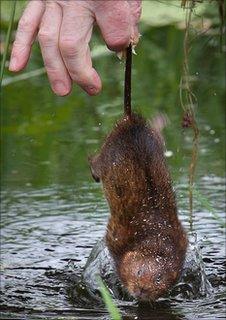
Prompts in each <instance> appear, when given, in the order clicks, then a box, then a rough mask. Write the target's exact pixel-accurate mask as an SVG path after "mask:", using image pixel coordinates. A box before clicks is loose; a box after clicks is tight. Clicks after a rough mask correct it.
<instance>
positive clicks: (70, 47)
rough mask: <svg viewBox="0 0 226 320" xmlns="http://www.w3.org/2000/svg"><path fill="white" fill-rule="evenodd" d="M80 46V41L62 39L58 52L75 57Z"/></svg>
mask: <svg viewBox="0 0 226 320" xmlns="http://www.w3.org/2000/svg"><path fill="white" fill-rule="evenodd" d="M81 45H82V43H81V41H80V40H76V39H74V38H62V39H61V40H60V42H59V46H60V50H61V51H62V53H63V54H64V55H65V56H68V57H71V56H75V55H77V53H78V52H79V50H80V48H81Z"/></svg>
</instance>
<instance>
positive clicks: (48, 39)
mask: <svg viewBox="0 0 226 320" xmlns="http://www.w3.org/2000/svg"><path fill="white" fill-rule="evenodd" d="M38 39H39V41H40V42H41V43H43V44H44V45H48V44H52V43H55V38H54V35H52V34H51V33H50V32H48V31H45V30H42V29H40V31H39V33H38Z"/></svg>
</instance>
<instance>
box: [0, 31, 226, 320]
mask: <svg viewBox="0 0 226 320" xmlns="http://www.w3.org/2000/svg"><path fill="white" fill-rule="evenodd" d="M182 39H183V32H182V31H180V30H178V29H177V28H175V27H174V26H167V27H161V28H153V29H151V30H150V29H149V28H146V29H145V30H144V32H143V37H142V41H141V43H140V45H139V47H138V49H137V53H138V54H137V56H135V57H134V68H133V105H134V107H135V109H136V110H137V111H139V112H142V113H143V114H144V115H145V116H146V117H149V118H150V117H151V116H153V115H154V114H156V113H157V112H159V111H161V112H165V113H166V114H167V115H168V117H169V119H170V122H171V124H170V125H169V126H168V127H167V128H166V130H165V139H166V146H167V151H168V152H167V156H168V158H167V161H168V164H169V167H170V171H171V174H172V178H173V182H174V186H175V189H176V194H177V199H178V209H179V215H180V218H181V220H182V222H183V225H184V226H185V228H186V230H188V231H189V223H188V221H189V214H188V193H187V186H188V181H187V172H188V164H189V159H190V155H191V143H192V134H191V132H190V131H189V129H188V130H184V131H183V130H182V129H181V118H182V109H181V107H180V102H179V80H180V72H181V65H182V59H183V55H182ZM96 43H98V41H96ZM217 44H218V40H217V39H215V38H214V37H211V38H209V37H208V36H203V37H200V38H199V39H198V40H197V42H196V43H195V44H194V45H193V50H192V55H191V61H190V63H191V73H192V76H193V78H192V79H193V84H194V91H195V92H196V95H197V97H198V108H197V116H198V123H199V128H200V134H201V136H200V148H199V149H200V150H199V160H198V166H197V176H196V188H197V189H198V190H199V194H201V195H202V197H200V196H196V197H195V202H194V219H193V223H194V230H193V232H194V233H195V234H196V235H197V238H198V239H199V240H200V241H201V242H202V250H201V255H202V258H203V262H204V266H205V273H206V276H207V279H208V280H209V282H210V284H211V292H210V293H209V294H207V295H204V296H202V297H201V296H200V297H196V298H190V299H189V298H181V297H180V296H178V297H174V298H168V299H162V300H160V301H159V302H158V303H156V304H155V305H152V306H150V305H139V304H137V303H136V302H125V301H116V303H117V304H118V305H119V307H120V310H121V311H122V315H123V319H140V320H145V319H159V320H160V319H211V320H213V319H225V318H224V317H225V314H224V311H225V309H224V303H225V296H224V268H225V262H224V261H225V260H224V258H225V235H224V229H223V227H222V224H223V222H224V215H225V198H224V197H225V176H224V160H225V159H224V147H225V141H224V139H225V127H224V126H225V123H224V119H225V113H224V61H223V55H222V54H220V53H219V50H218V47H217ZM98 46H99V44H93V47H94V50H95V49H98V48H99V47H98ZM97 51H98V50H97ZM100 52H102V51H101V50H100ZM94 64H95V66H96V68H97V69H98V71H99V72H100V74H101V77H102V79H103V84H104V87H103V92H102V94H101V95H100V96H98V97H93V98H90V97H87V96H86V95H85V94H84V93H82V92H81V91H80V89H78V88H75V89H74V90H73V92H72V94H71V95H70V96H69V97H65V98H59V97H55V96H54V95H53V94H52V93H51V91H50V89H49V86H48V82H47V79H46V76H45V75H40V76H37V77H33V78H29V79H27V80H26V81H18V82H14V83H12V84H8V85H7V86H5V87H4V95H3V98H2V102H3V103H2V115H3V120H2V121H3V123H2V124H3V126H2V137H3V146H2V151H3V152H2V196H1V197H2V198H1V200H2V205H1V207H2V208H1V209H2V216H1V224H2V227H1V258H2V259H1V273H2V275H1V293H2V294H1V319H12V318H13V319H82V320H86V319H87V320H88V319H90V320H91V319H109V316H108V314H107V311H106V309H105V308H104V306H102V305H98V304H97V303H96V301H93V300H92V299H91V298H89V297H88V296H87V295H86V293H85V291H84V292H83V290H82V289H81V290H80V291H79V290H78V289H76V290H75V288H76V284H77V282H78V279H79V277H80V275H81V272H82V269H83V267H84V265H85V263H86V260H87V258H88V256H89V254H90V252H91V250H92V248H93V246H94V245H95V243H96V242H97V240H99V239H101V238H102V237H103V235H104V233H105V228H106V223H107V219H108V213H109V211H108V207H107V204H106V201H105V199H104V197H103V195H102V191H101V187H100V185H99V184H95V183H94V182H93V180H92V178H91V175H90V172H89V167H88V162H87V157H88V155H89V154H92V153H93V152H95V151H96V150H98V148H99V147H100V145H101V142H102V141H103V138H104V136H105V135H106V133H107V132H109V131H110V130H111V127H112V125H113V123H114V122H115V120H116V119H118V118H119V117H120V115H121V114H122V92H123V65H122V64H121V63H120V62H119V60H117V58H116V57H115V56H112V55H105V54H101V53H100V54H99V55H97V57H96V58H95V59H94ZM41 67H42V62H41V58H40V55H39V53H38V50H37V48H35V50H34V54H33V56H32V63H31V65H30V66H29V67H28V70H27V71H28V72H29V70H32V69H38V68H41ZM8 76H9V75H8Z"/></svg>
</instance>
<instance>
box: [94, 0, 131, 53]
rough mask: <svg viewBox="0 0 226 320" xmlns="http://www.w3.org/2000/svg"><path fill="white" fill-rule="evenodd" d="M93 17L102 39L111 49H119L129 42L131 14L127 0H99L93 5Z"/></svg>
mask: <svg viewBox="0 0 226 320" xmlns="http://www.w3.org/2000/svg"><path fill="white" fill-rule="evenodd" d="M95 18H96V21H97V24H98V26H99V27H100V30H101V33H102V36H103V38H104V41H105V42H106V44H107V46H108V48H109V49H110V50H113V51H121V50H122V49H124V48H125V47H127V46H128V45H129V43H130V36H131V16H130V7H129V4H128V2H127V1H121V0H108V1H105V0H99V1H97V2H96V6H95Z"/></svg>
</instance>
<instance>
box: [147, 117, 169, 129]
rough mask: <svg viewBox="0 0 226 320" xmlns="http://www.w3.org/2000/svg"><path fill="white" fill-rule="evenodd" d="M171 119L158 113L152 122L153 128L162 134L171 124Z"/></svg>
mask: <svg viewBox="0 0 226 320" xmlns="http://www.w3.org/2000/svg"><path fill="white" fill-rule="evenodd" d="M169 122H170V121H169V118H168V117H167V115H166V114H163V113H158V114H157V115H156V116H155V117H154V118H153V119H152V120H151V127H152V128H153V129H155V130H156V131H157V132H159V133H161V132H162V130H163V129H164V128H165V127H166V126H167V125H168V124H169Z"/></svg>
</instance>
